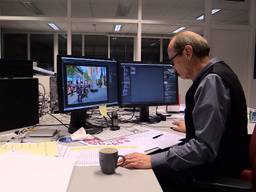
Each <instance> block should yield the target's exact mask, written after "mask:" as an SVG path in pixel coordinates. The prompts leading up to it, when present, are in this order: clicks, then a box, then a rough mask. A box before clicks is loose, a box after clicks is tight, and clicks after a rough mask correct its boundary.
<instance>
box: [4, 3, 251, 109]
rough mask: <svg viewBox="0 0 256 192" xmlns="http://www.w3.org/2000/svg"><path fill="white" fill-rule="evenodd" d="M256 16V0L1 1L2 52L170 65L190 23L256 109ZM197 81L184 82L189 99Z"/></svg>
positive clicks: (47, 60) (49, 60)
mask: <svg viewBox="0 0 256 192" xmlns="http://www.w3.org/2000/svg"><path fill="white" fill-rule="evenodd" d="M255 18H256V2H255V0H0V33H1V38H0V57H1V58H15V59H32V60H33V61H35V62H36V63H37V65H38V66H39V67H42V68H45V69H48V70H53V71H56V65H57V61H56V55H57V54H73V55H78V56H81V55H82V56H88V57H96V58H102V57H109V58H110V57H111V58H115V59H118V60H136V61H140V60H141V61H143V62H154V63H157V62H168V56H167V52H166V49H167V46H168V42H169V39H170V38H171V37H172V36H173V34H174V31H175V30H177V29H182V28H183V29H184V28H185V30H191V31H194V32H197V33H200V34H201V35H203V36H204V37H205V38H206V39H207V40H208V41H209V44H210V46H211V49H212V50H211V56H218V57H220V58H221V59H223V60H225V61H226V62H227V63H228V64H229V65H230V66H231V67H232V68H233V70H234V71H235V72H236V73H237V74H238V76H239V78H240V80H241V83H242V85H243V88H244V90H245V94H246V98H247V103H248V106H250V107H254V108H255V107H256V99H255V95H256V79H254V70H255V67H256V66H255V65H256V64H255V36H256V19H255ZM49 23H54V24H55V25H56V26H57V27H58V29H57V30H54V29H53V28H51V27H50V26H49ZM116 25H121V27H120V26H119V27H120V30H119V31H118V29H117V30H116V31H115V28H118V26H116ZM255 78H256V77H255ZM190 84H191V82H190V81H184V80H181V79H179V86H180V88H179V90H180V97H181V103H184V96H185V93H186V90H187V88H188V87H189V85H190Z"/></svg>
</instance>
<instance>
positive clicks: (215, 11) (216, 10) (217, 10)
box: [212, 9, 221, 15]
mask: <svg viewBox="0 0 256 192" xmlns="http://www.w3.org/2000/svg"><path fill="white" fill-rule="evenodd" d="M220 10H221V9H212V15H213V14H215V13H218V12H219V11H220Z"/></svg>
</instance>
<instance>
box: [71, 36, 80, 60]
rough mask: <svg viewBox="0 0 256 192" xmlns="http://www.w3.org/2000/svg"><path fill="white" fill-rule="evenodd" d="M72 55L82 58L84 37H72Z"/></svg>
mask: <svg viewBox="0 0 256 192" xmlns="http://www.w3.org/2000/svg"><path fill="white" fill-rule="evenodd" d="M72 55H76V56H82V35H72Z"/></svg>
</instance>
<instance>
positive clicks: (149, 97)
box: [120, 63, 178, 106]
mask: <svg viewBox="0 0 256 192" xmlns="http://www.w3.org/2000/svg"><path fill="white" fill-rule="evenodd" d="M120 89H121V90H120V102H121V103H120V104H121V106H153V105H167V104H177V103H178V79H177V75H176V73H175V71H174V69H173V67H172V66H171V65H169V64H143V63H120Z"/></svg>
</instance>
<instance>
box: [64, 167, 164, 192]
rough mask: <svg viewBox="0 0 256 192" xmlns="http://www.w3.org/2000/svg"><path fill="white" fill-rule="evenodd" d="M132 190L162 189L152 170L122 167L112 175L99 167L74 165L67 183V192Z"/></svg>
mask: <svg viewBox="0 0 256 192" xmlns="http://www.w3.org/2000/svg"><path fill="white" fill-rule="evenodd" d="M80 191H81V192H84V191H93V192H102V191H111V192H115V191H116V192H120V191H122V192H132V191H147V192H158V191H162V189H161V187H160V185H159V183H158V181H157V179H156V177H155V175H154V173H153V171H152V170H151V169H148V170H139V169H134V170H129V169H125V168H122V167H119V168H117V169H116V173H115V174H113V175H105V174H103V173H101V171H100V169H99V167H75V168H74V170H73V174H72V177H71V181H70V183H69V188H68V192H80Z"/></svg>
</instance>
